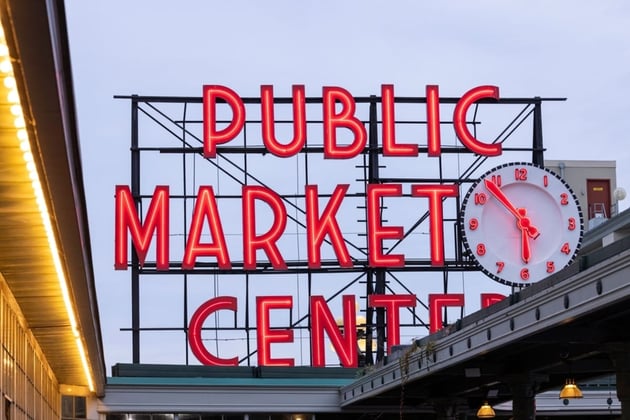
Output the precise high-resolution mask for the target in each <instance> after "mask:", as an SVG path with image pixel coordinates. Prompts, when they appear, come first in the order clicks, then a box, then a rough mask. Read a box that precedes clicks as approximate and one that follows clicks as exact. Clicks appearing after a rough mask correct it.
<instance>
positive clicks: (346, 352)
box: [311, 295, 359, 367]
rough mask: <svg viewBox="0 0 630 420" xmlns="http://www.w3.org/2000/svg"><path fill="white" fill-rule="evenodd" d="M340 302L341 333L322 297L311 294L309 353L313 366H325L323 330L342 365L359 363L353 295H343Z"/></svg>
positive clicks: (355, 365)
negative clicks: (341, 307) (341, 312)
mask: <svg viewBox="0 0 630 420" xmlns="http://www.w3.org/2000/svg"><path fill="white" fill-rule="evenodd" d="M342 304H343V334H342V333H341V331H340V330H339V327H338V326H337V323H336V322H335V318H334V317H333V314H332V313H331V312H330V309H329V308H328V305H327V304H326V300H325V299H324V297H323V296H311V354H312V355H313V366H315V367H323V366H326V355H325V351H324V349H325V346H324V330H326V332H327V333H328V337H329V338H330V341H331V343H332V345H333V347H334V348H335V351H336V352H337V354H338V355H339V361H340V363H341V364H342V366H345V367H357V366H358V365H359V351H358V347H359V346H358V344H357V320H356V313H355V304H354V295H344V296H343V303H342Z"/></svg>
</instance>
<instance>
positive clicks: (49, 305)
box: [0, 0, 105, 395]
mask: <svg viewBox="0 0 630 420" xmlns="http://www.w3.org/2000/svg"><path fill="white" fill-rule="evenodd" d="M0 18H1V23H2V33H0V151H1V152H0V274H1V275H2V276H3V277H4V279H5V281H6V282H7V284H8V286H9V288H10V290H11V292H12V294H13V295H14V297H15V299H16V301H17V303H18V305H19V306H20V309H21V311H22V313H23V315H24V317H25V319H26V322H27V323H28V326H29V328H30V329H31V331H32V333H33V335H34V336H35V338H36V339H37V341H38V343H39V345H40V347H41V349H42V351H43V353H44V354H45V356H46V359H47V360H48V362H49V363H50V365H51V367H52V369H53V371H54V373H55V375H56V376H57V380H58V381H59V383H60V384H66V385H68V386H72V387H74V388H75V389H89V390H90V391H91V392H95V393H96V394H98V395H101V394H102V393H103V390H104V383H105V370H104V366H103V352H102V343H101V336H100V323H99V319H98V307H97V303H96V295H95V288H94V279H93V272H92V256H91V252H90V243H89V231H88V227H87V226H88V225H87V215H86V209H85V197H84V191H83V179H82V168H81V161H80V153H79V148H78V147H79V146H78V138H77V129H76V121H75V113H74V112H75V111H74V102H73V91H72V80H71V75H70V62H69V56H68V45H67V33H66V26H65V16H64V9H63V2H43V1H37V2H24V1H21V0H0ZM62 391H63V390H62Z"/></svg>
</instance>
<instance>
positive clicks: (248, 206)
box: [243, 185, 287, 270]
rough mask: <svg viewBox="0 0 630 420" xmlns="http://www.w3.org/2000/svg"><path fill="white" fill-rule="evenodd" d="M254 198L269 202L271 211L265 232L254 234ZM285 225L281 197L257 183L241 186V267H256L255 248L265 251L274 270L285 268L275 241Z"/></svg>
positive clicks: (251, 268) (252, 268)
mask: <svg viewBox="0 0 630 420" xmlns="http://www.w3.org/2000/svg"><path fill="white" fill-rule="evenodd" d="M256 200H261V201H264V202H265V203H267V204H269V207H271V210H272V211H273V216H274V218H273V224H272V225H271V228H270V229H269V231H267V233H264V234H262V235H260V236H257V235H256V202H255V201H256ZM286 225H287V209H286V208H285V207H284V204H282V199H281V198H280V196H278V195H277V194H276V193H274V192H273V191H271V190H270V189H268V188H264V187H260V186H257V185H246V186H244V187H243V267H244V268H245V269H246V270H254V269H255V268H256V250H257V249H262V250H264V251H265V253H267V257H268V258H269V261H271V265H272V266H273V268H275V269H276V270H286V269H287V264H286V263H285V262H284V259H283V258H282V255H281V254H280V250H279V249H278V246H277V245H276V241H278V239H279V238H280V236H282V233H283V232H284V228H285V227H286Z"/></svg>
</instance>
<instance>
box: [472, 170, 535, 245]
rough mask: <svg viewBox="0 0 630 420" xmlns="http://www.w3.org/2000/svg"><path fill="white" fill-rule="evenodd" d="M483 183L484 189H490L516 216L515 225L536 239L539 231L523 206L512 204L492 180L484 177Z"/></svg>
mask: <svg viewBox="0 0 630 420" xmlns="http://www.w3.org/2000/svg"><path fill="white" fill-rule="evenodd" d="M483 182H484V185H485V186H486V189H487V190H488V191H490V193H491V194H492V195H493V196H494V198H496V199H497V200H498V201H499V203H501V204H503V206H504V207H505V208H506V209H508V210H509V211H510V213H512V214H513V215H514V217H516V220H517V226H518V227H519V229H521V231H523V232H526V233H527V235H529V237H530V238H533V239H536V238H537V237H538V235H540V232H539V231H538V229H537V228H536V227H535V226H534V225H532V223H531V220H530V219H529V217H527V216H526V215H527V211H526V210H525V209H524V208H516V206H515V205H514V204H512V202H511V201H510V199H509V198H507V196H506V195H505V194H504V193H503V191H501V189H500V188H499V187H498V186H497V184H495V183H494V182H492V181H490V180H488V179H484V181H483Z"/></svg>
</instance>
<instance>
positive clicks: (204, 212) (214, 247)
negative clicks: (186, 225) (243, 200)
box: [182, 186, 232, 270]
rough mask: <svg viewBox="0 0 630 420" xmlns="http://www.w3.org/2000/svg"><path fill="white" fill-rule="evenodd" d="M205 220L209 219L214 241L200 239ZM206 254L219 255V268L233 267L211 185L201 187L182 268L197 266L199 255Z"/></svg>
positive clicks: (187, 268)
mask: <svg viewBox="0 0 630 420" xmlns="http://www.w3.org/2000/svg"><path fill="white" fill-rule="evenodd" d="M204 220H207V221H208V228H209V229H210V235H211V236H212V238H213V239H214V242H211V243H206V244H201V243H199V241H200V239H201V233H202V231H203V223H204ZM204 255H205V256H210V255H213V256H215V257H217V261H218V263H219V268H224V269H229V268H232V263H231V262H230V256H229V255H228V250H227V245H226V243H225V236H224V235H223V227H222V226H221V218H220V217H219V211H218V210H217V203H216V198H215V196H214V190H213V189H212V187H211V186H201V187H199V192H198V194H197V202H196V203H195V211H194V212H193V216H192V221H191V222H190V233H189V236H188V241H187V242H186V250H185V251H184V259H183V261H182V268H183V269H185V270H189V269H192V268H193V267H194V266H195V260H196V259H197V257H199V256H204Z"/></svg>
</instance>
